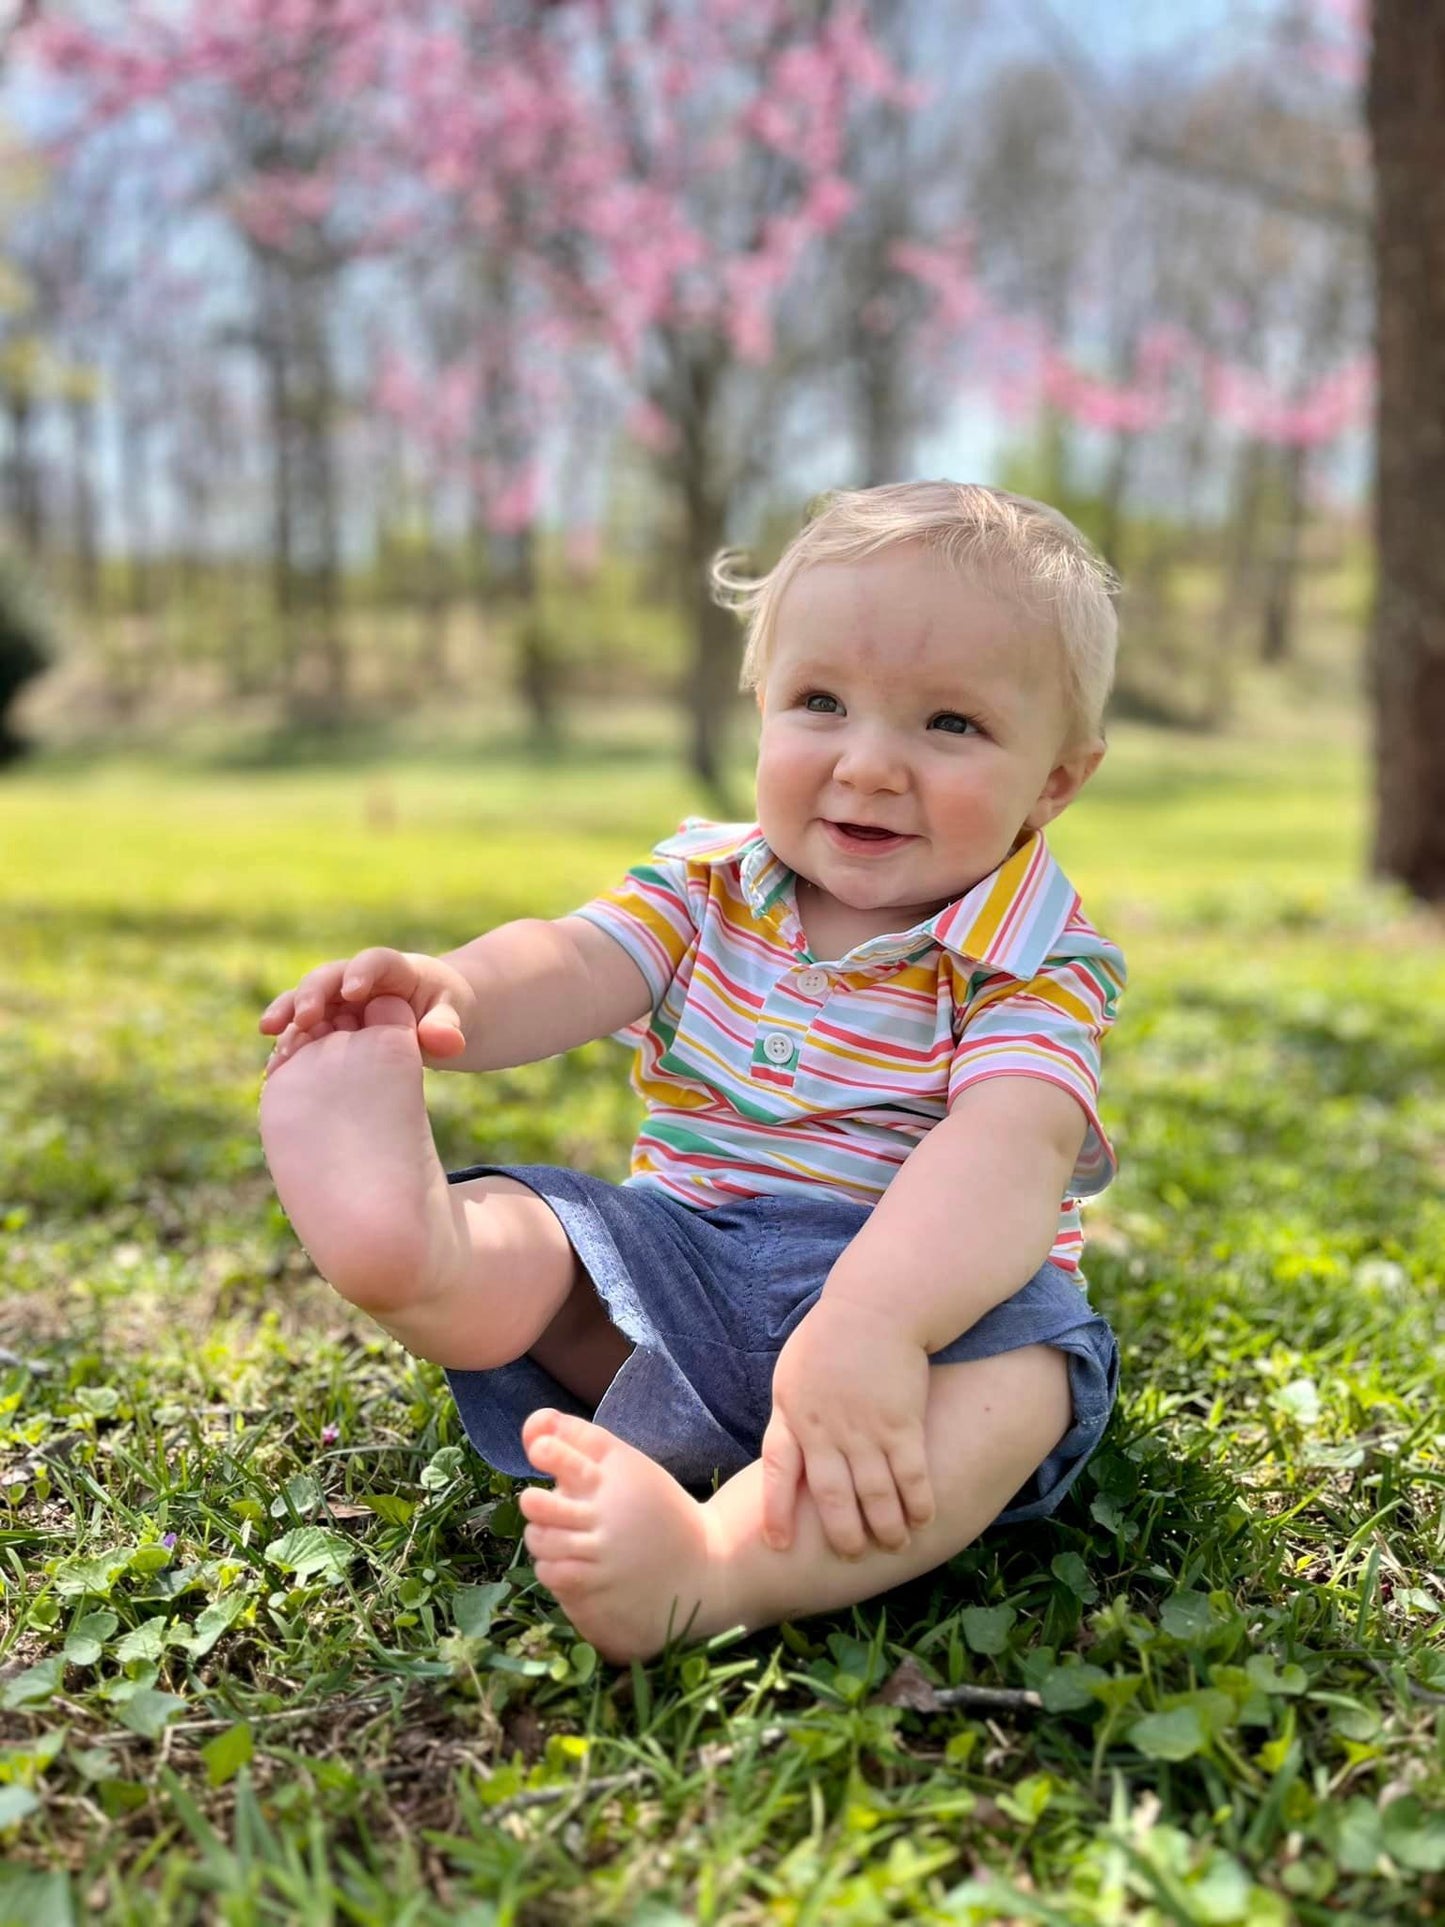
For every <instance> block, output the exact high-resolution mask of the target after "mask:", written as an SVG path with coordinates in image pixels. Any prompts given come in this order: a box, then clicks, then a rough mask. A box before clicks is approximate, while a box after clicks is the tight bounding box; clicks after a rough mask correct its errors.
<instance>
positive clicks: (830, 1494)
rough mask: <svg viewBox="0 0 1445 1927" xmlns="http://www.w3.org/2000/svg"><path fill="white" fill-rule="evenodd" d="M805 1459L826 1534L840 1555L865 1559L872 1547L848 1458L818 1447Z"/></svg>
mask: <svg viewBox="0 0 1445 1927" xmlns="http://www.w3.org/2000/svg"><path fill="white" fill-rule="evenodd" d="M805 1463H806V1465H807V1472H808V1490H809V1491H810V1492H811V1493H812V1495H813V1503H814V1505H816V1506H817V1508H818V1516H819V1517H820V1518H821V1520H822V1521H823V1536H824V1538H825V1539H826V1540H827V1541H828V1544H829V1545H830V1546H831V1547H832V1548H833V1551H834V1552H835V1553H836V1554H837V1555H838V1557H839V1558H840V1559H861V1558H862V1557H863V1554H864V1553H865V1552H866V1551H867V1550H868V1535H867V1533H866V1532H865V1531H864V1530H863V1518H862V1514H861V1513H860V1512H859V1510H858V1494H857V1492H856V1490H855V1488H854V1485H853V1475H852V1473H851V1472H850V1471H849V1469H848V1461H847V1460H846V1459H845V1458H844V1456H843V1454H842V1453H841V1452H838V1451H834V1450H820V1449H816V1448H815V1449H814V1450H813V1451H812V1452H810V1453H807V1454H806V1455H805Z"/></svg>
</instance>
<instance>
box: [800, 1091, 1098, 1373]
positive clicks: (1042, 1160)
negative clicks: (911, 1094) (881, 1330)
mask: <svg viewBox="0 0 1445 1927" xmlns="http://www.w3.org/2000/svg"><path fill="white" fill-rule="evenodd" d="M1087 1125H1088V1120H1087V1118H1086V1117H1085V1115H1084V1112H1083V1111H1082V1110H1081V1109H1080V1107H1079V1105H1078V1104H1077V1103H1076V1102H1075V1100H1074V1099H1073V1098H1072V1097H1071V1096H1070V1095H1069V1093H1068V1092H1067V1091H1065V1090H1063V1089H1061V1088H1060V1087H1059V1086H1058V1085H1057V1084H1051V1083H1049V1082H1048V1081H1047V1080H1045V1079H1044V1078H1041V1077H1028V1076H1019V1075H1009V1076H999V1077H990V1078H986V1079H982V1080H981V1081H980V1082H978V1083H976V1084H970V1085H969V1086H968V1087H967V1089H966V1090H964V1091H962V1092H961V1093H960V1094H959V1096H958V1097H957V1099H956V1100H955V1101H954V1106H953V1109H952V1110H951V1111H950V1112H949V1113H948V1115H947V1117H945V1118H944V1119H942V1121H941V1122H940V1123H938V1124H936V1125H935V1126H934V1127H933V1129H932V1130H931V1131H929V1132H928V1134H927V1135H926V1136H925V1137H924V1138H923V1139H922V1141H921V1142H920V1143H918V1144H917V1145H915V1146H914V1148H913V1150H912V1151H910V1152H909V1154H908V1156H907V1157H906V1158H905V1159H904V1161H903V1164H902V1165H901V1167H900V1168H899V1171H898V1175H897V1176H896V1177H895V1178H894V1179H893V1181H892V1183H891V1184H890V1185H889V1186H888V1189H887V1190H886V1191H885V1192H884V1193H883V1196H882V1197H881V1198H880V1199H879V1201H878V1203H877V1205H876V1206H875V1207H874V1209H873V1211H872V1212H871V1213H870V1214H869V1217H868V1219H867V1221H866V1223H865V1224H864V1226H863V1228H862V1230H861V1231H860V1232H859V1233H858V1235H857V1237H856V1238H854V1240H853V1242H852V1243H851V1244H850V1245H849V1246H848V1247H847V1249H846V1250H845V1251H844V1252H843V1254H842V1255H841V1257H840V1258H839V1259H838V1260H837V1262H836V1264H835V1265H834V1266H833V1269H832V1271H831V1272H830V1273H829V1275H828V1281H827V1283H826V1284H825V1285H824V1287H823V1291H822V1296H821V1297H820V1299H819V1303H820V1304H826V1303H827V1302H829V1300H831V1299H843V1300H846V1301H848V1302H849V1303H853V1304H862V1305H865V1306H868V1307H871V1308H874V1309H877V1310H888V1311H890V1312H891V1313H892V1314H893V1315H894V1316H895V1317H897V1318H899V1319H901V1320H902V1321H903V1322H904V1324H905V1327H906V1329H907V1330H908V1332H909V1333H910V1334H911V1335H912V1336H913V1337H915V1338H917V1340H918V1342H919V1343H920V1344H922V1345H923V1346H925V1347H926V1349H927V1350H928V1351H930V1352H936V1351H941V1350H942V1348H943V1347H944V1346H945V1345H948V1344H951V1343H952V1342H953V1340H954V1339H955V1338H957V1337H959V1336H960V1335H961V1334H962V1333H963V1332H966V1331H968V1330H969V1329H970V1328H971V1327H972V1326H974V1325H976V1324H977V1323H978V1321H979V1319H980V1318H982V1317H983V1315H984V1313H985V1312H988V1311H992V1310H993V1308H994V1306H995V1305H1000V1304H1002V1303H1003V1301H1004V1300H1005V1299H1006V1298H1011V1297H1012V1296H1013V1295H1014V1293H1015V1292H1016V1291H1019V1290H1021V1289H1022V1288H1023V1286H1024V1285H1026V1284H1027V1283H1028V1281H1029V1279H1030V1278H1032V1277H1033V1275H1034V1273H1035V1272H1036V1271H1037V1270H1038V1268H1039V1266H1040V1265H1041V1264H1042V1263H1043V1262H1044V1260H1045V1258H1047V1257H1048V1255H1049V1252H1050V1250H1051V1249H1052V1247H1053V1243H1054V1239H1055V1238H1056V1236H1057V1235H1058V1228H1059V1208H1060V1206H1061V1205H1062V1203H1063V1200H1064V1197H1065V1194H1066V1192H1067V1190H1068V1185H1069V1178H1070V1175H1071V1173H1072V1172H1073V1169H1074V1162H1075V1159H1076V1158H1077V1156H1078V1154H1079V1148H1080V1146H1081V1145H1082V1144H1083V1141H1084V1133H1085V1130H1086V1129H1087Z"/></svg>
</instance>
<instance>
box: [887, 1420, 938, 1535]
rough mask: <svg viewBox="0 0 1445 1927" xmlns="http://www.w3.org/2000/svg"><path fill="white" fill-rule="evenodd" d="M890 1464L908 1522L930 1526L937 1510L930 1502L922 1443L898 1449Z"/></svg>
mask: <svg viewBox="0 0 1445 1927" xmlns="http://www.w3.org/2000/svg"><path fill="white" fill-rule="evenodd" d="M892 1465H893V1477H894V1479H895V1480H896V1482H897V1485H898V1492H899V1496H900V1497H901V1498H902V1500H903V1510H904V1512H905V1513H906V1514H907V1516H908V1520H909V1523H910V1524H911V1525H914V1526H926V1525H929V1524H931V1523H932V1520H933V1515H934V1512H935V1510H936V1508H935V1506H934V1503H933V1481H932V1479H930V1478H929V1476H928V1461H927V1459H926V1458H925V1457H924V1453H923V1444H922V1441H921V1440H918V1441H916V1442H915V1443H914V1444H912V1445H911V1446H899V1447H898V1448H897V1449H896V1450H895V1451H894V1453H893V1459H892Z"/></svg>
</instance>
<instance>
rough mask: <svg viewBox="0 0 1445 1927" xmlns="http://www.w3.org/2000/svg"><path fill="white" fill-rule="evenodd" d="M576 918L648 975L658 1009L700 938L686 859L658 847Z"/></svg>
mask: <svg viewBox="0 0 1445 1927" xmlns="http://www.w3.org/2000/svg"><path fill="white" fill-rule="evenodd" d="M572 915H573V916H577V917H582V918H584V919H585V920H586V922H588V923H593V924H596V926H597V928H598V929H599V930H605V931H606V932H607V934H608V936H609V937H613V938H615V939H616V941H617V942H618V943H620V944H621V945H622V948H623V949H624V950H625V951H626V952H627V954H628V956H629V957H631V959H632V961H633V962H634V963H635V964H636V965H637V967H638V969H639V970H640V971H641V972H642V974H643V976H644V977H645V978H646V979H647V986H648V989H649V990H650V991H651V992H652V1007H653V1009H654V1010H656V1008H657V1006H658V1004H659V1002H660V1001H661V999H662V996H663V993H664V992H665V991H666V989H667V986H668V985H669V984H670V983H671V982H672V980H673V977H674V976H675V975H676V973H677V968H678V965H679V964H680V963H681V962H682V960H683V958H684V957H685V956H686V955H687V953H688V950H689V949H690V948H691V947H692V944H693V942H694V941H695V939H696V937H697V929H698V926H697V922H696V919H695V917H694V915H693V911H692V906H691V900H690V895H689V891H688V865H687V863H686V861H685V859H683V858H681V857H678V856H675V855H668V854H665V846H663V845H659V846H658V848H657V849H655V850H654V851H653V852H652V855H651V856H650V857H649V858H648V860H647V862H645V863H639V864H637V865H636V866H635V867H634V868H632V869H631V870H629V871H628V872H627V874H626V876H625V877H624V878H623V879H622V881H621V883H619V884H618V886H617V888H616V889H615V890H607V891H604V892H603V894H602V895H601V896H600V897H594V898H593V899H592V900H591V902H590V903H584V904H583V905H582V907H581V908H580V909H579V910H574V911H573V912H572Z"/></svg>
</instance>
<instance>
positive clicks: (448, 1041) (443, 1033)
mask: <svg viewBox="0 0 1445 1927" xmlns="http://www.w3.org/2000/svg"><path fill="white" fill-rule="evenodd" d="M416 1033H417V1036H418V1037H419V1038H420V1040H421V1046H422V1049H423V1050H426V1051H430V1052H431V1054H432V1056H433V1057H459V1056H460V1055H461V1053H462V1052H463V1051H464V1050H465V1049H466V1047H467V1040H466V1037H465V1035H464V1034H463V1032H462V1020H461V1018H460V1017H459V1016H458V1014H457V1012H456V1011H455V1010H453V1008H452V1006H451V1005H450V1004H434V1005H433V1006H432V1008H431V1009H430V1010H429V1011H428V1012H427V1013H426V1015H425V1016H424V1017H422V1018H420V1019H419V1020H418V1023H417V1027H416Z"/></svg>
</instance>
